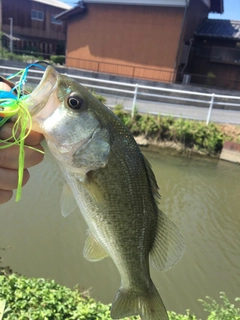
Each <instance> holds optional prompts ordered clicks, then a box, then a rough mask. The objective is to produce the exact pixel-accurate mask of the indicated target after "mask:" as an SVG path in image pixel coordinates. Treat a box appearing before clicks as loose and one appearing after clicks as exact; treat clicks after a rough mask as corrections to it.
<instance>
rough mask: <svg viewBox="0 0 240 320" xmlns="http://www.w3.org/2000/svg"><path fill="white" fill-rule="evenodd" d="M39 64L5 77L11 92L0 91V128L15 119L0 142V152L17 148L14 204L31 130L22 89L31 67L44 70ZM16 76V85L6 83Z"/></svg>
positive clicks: (17, 198) (19, 197)
mask: <svg viewBox="0 0 240 320" xmlns="http://www.w3.org/2000/svg"><path fill="white" fill-rule="evenodd" d="M39 63H42V61H38V62H36V63H33V64H30V65H28V66H27V67H26V68H25V69H22V70H20V71H19V72H17V73H15V74H13V75H11V76H9V77H7V81H6V80H5V82H6V83H7V84H9V85H10V86H11V87H12V89H11V91H9V92H8V91H1V90H0V127H1V126H2V125H4V124H5V123H6V122H7V121H9V120H10V119H11V118H12V117H14V120H15V119H16V120H15V122H14V125H13V129H12V136H11V137H9V138H8V139H5V140H0V143H1V144H0V150H1V149H4V148H9V147H11V146H13V145H18V146H19V157H18V185H17V191H16V202H17V201H19V200H20V199H21V194H22V181H23V170H24V157H25V153H24V147H25V145H24V140H25V139H26V137H27V136H28V135H29V134H30V132H31V128H32V118H31V115H30V113H29V111H28V109H27V106H26V104H25V103H24V100H25V99H26V97H27V96H28V94H29V93H28V92H27V91H25V90H24V87H25V83H26V81H27V74H28V71H29V69H30V68H31V67H38V68H41V69H44V70H45V67H43V66H42V65H40V64H39ZM44 63H46V62H45V61H44ZM46 64H48V63H46ZM17 76H19V77H20V79H19V81H18V82H17V83H16V85H14V84H13V83H11V82H9V81H8V80H9V79H12V78H15V77H17ZM2 79H3V78H2ZM27 147H28V148H31V149H34V150H36V151H38V152H42V153H43V151H42V150H38V149H36V148H33V147H31V146H27Z"/></svg>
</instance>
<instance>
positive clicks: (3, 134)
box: [0, 122, 44, 146]
mask: <svg viewBox="0 0 240 320" xmlns="http://www.w3.org/2000/svg"><path fill="white" fill-rule="evenodd" d="M13 126H14V123H12V122H7V123H6V124H4V126H2V127H1V128H0V139H1V140H5V139H8V138H10V137H11V136H12V130H13ZM18 136H19V131H18V132H17V133H16V137H18ZM43 139H44V137H43V135H42V134H40V133H38V132H35V131H31V132H30V134H29V135H28V136H27V138H26V139H25V144H26V145H29V146H35V145H37V144H39V143H40V142H42V141H43ZM10 141H13V139H11V140H10Z"/></svg>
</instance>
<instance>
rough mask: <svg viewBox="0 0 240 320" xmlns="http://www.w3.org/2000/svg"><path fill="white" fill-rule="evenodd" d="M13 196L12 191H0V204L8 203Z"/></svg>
mask: <svg viewBox="0 0 240 320" xmlns="http://www.w3.org/2000/svg"><path fill="white" fill-rule="evenodd" d="M12 196H13V192H12V190H0V204H3V203H5V202H8V201H9V200H10V199H11V198H12Z"/></svg>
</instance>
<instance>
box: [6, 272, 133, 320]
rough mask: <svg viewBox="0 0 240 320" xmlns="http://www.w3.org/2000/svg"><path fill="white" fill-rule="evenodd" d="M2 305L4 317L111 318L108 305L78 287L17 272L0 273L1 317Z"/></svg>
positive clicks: (46, 319) (49, 319)
mask: <svg viewBox="0 0 240 320" xmlns="http://www.w3.org/2000/svg"><path fill="white" fill-rule="evenodd" d="M1 306H2V309H3V308H4V306H5V309H4V314H3V318H2V319H4V320H27V319H32V320H35V319H36V320H58V319H59V320H62V319H69V320H70V319H78V320H80V319H84V320H96V319H99V320H100V319H101V320H110V319H111V317H110V305H104V304H102V303H100V302H96V301H95V300H94V299H92V298H90V297H89V295H87V294H80V293H79V291H78V290H77V289H76V290H74V291H72V290H70V289H68V288H66V287H64V286H60V285H58V284H56V283H55V282H54V281H53V280H51V281H47V280H44V279H34V278H30V279H28V278H26V277H23V276H17V275H16V274H11V275H9V276H0V319H1ZM132 319H138V318H136V317H133V318H132Z"/></svg>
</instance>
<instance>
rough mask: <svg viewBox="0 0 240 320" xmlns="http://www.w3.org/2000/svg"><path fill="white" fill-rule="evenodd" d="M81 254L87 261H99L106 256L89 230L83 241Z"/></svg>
mask: <svg viewBox="0 0 240 320" xmlns="http://www.w3.org/2000/svg"><path fill="white" fill-rule="evenodd" d="M83 256H84V258H85V259H87V260H88V261H99V260H102V259H104V258H106V257H108V253H107V252H106V251H105V250H104V249H103V247H102V246H101V245H100V244H99V242H98V241H97V240H96V238H95V237H94V236H93V235H92V233H91V232H90V231H88V237H87V239H86V241H85V246H84V249H83Z"/></svg>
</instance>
